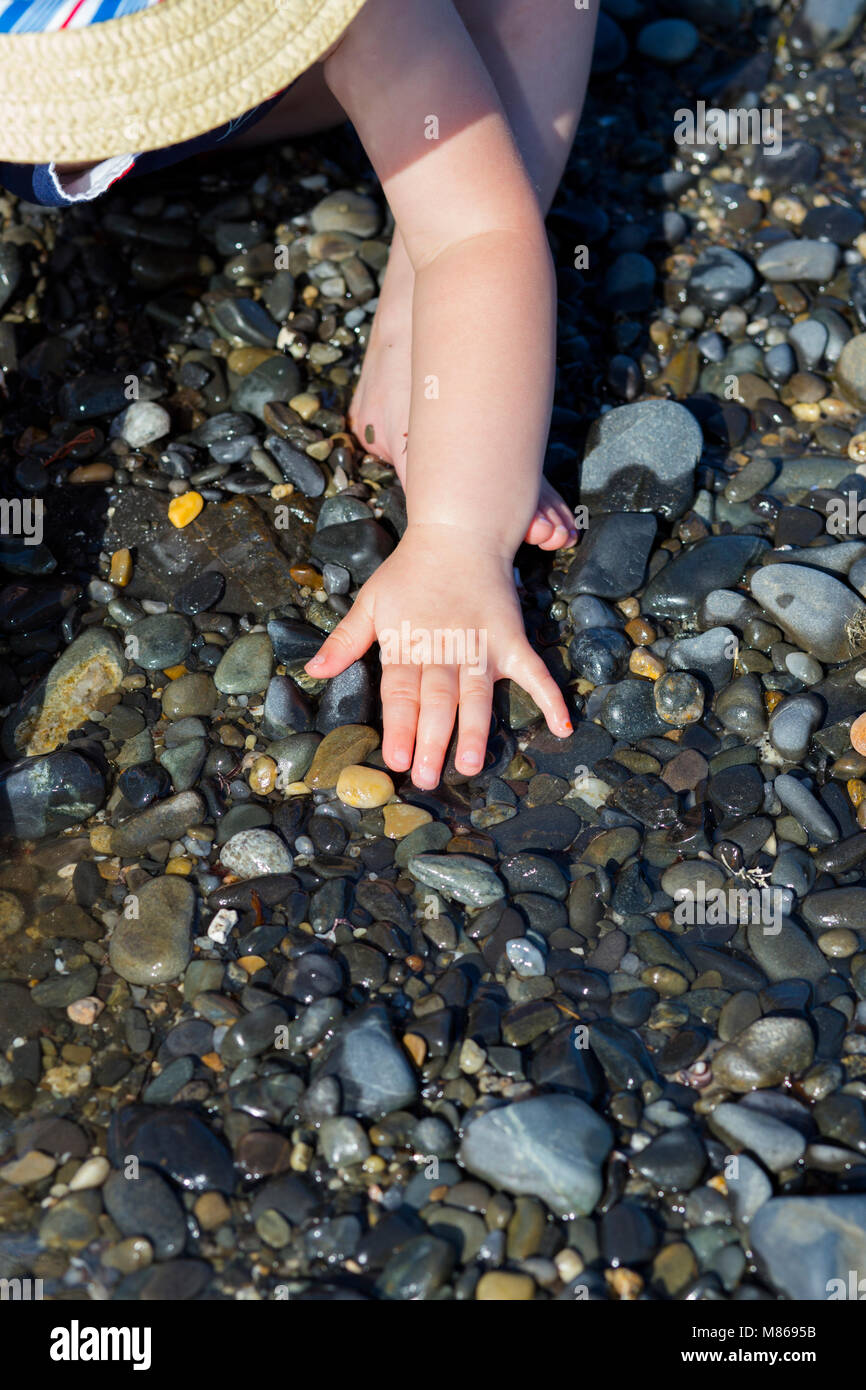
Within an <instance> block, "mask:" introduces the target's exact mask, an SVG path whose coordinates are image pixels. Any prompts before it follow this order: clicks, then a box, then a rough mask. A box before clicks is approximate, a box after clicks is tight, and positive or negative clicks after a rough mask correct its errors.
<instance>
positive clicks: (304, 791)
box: [283, 782, 310, 796]
mask: <svg viewBox="0 0 866 1390" xmlns="http://www.w3.org/2000/svg"><path fill="white" fill-rule="evenodd" d="M309 795H310V789H309V787H308V786H307V784H306V782H290V783H289V785H288V786H287V787H284V788H283V796H309Z"/></svg>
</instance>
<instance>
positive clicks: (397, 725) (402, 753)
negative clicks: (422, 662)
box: [382, 662, 421, 772]
mask: <svg viewBox="0 0 866 1390" xmlns="http://www.w3.org/2000/svg"><path fill="white" fill-rule="evenodd" d="M420 699H421V667H420V666H413V665H412V664H411V663H406V664H405V665H404V664H398V663H397V662H389V663H388V664H387V665H384V666H383V667H382V727H383V734H382V756H383V757H384V759H385V762H386V763H387V764H388V766H389V767H390V768H393V770H394V771H395V772H405V771H406V769H407V768H408V767H409V766H410V765H411V762H412V750H413V748H414V746H415V729H416V727H417V724H418V708H419V705H420Z"/></svg>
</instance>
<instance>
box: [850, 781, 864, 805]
mask: <svg viewBox="0 0 866 1390" xmlns="http://www.w3.org/2000/svg"><path fill="white" fill-rule="evenodd" d="M845 789H846V791H847V792H848V795H849V797H850V798H851V805H852V806H859V805H860V803H861V802H862V800H863V797H864V795H866V782H861V780H860V778H859V777H852V778H851V781H850V782H846V783H845Z"/></svg>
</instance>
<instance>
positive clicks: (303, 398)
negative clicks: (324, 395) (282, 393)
mask: <svg viewBox="0 0 866 1390" xmlns="http://www.w3.org/2000/svg"><path fill="white" fill-rule="evenodd" d="M320 404H321V402H320V401H319V398H318V396H314V395H313V392H312V391H302V392H301V393H300V395H298V396H292V399H291V400H290V401H289V405H290V406H291V408H292V410H296V411H297V413H298V414H299V415H300V417H301V419H302V420H312V418H313V416H314V415H315V413H316V411H317V410H318V409H319V406H320Z"/></svg>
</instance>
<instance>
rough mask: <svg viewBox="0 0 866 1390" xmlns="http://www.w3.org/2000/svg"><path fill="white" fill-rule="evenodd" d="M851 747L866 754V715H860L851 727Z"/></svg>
mask: <svg viewBox="0 0 866 1390" xmlns="http://www.w3.org/2000/svg"><path fill="white" fill-rule="evenodd" d="M851 747H852V748H853V749H854V750H855V752H857V753H863V754H866V714H860V715H858V716H857V718H856V719H855V720H854V723H853V724H852V725H851Z"/></svg>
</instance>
